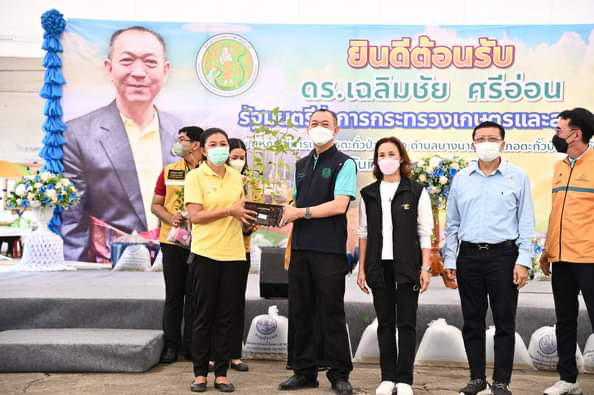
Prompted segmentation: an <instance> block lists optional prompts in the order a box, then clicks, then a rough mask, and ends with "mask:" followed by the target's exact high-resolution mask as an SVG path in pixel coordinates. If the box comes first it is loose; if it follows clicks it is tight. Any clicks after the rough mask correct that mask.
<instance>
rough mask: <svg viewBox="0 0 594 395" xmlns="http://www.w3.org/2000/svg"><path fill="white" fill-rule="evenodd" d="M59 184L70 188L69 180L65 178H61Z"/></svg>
mask: <svg viewBox="0 0 594 395" xmlns="http://www.w3.org/2000/svg"><path fill="white" fill-rule="evenodd" d="M60 184H61V185H62V186H65V187H68V186H70V185H71V184H72V183H71V182H70V180H69V179H67V178H62V179H61V180H60Z"/></svg>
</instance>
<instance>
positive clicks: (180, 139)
mask: <svg viewBox="0 0 594 395" xmlns="http://www.w3.org/2000/svg"><path fill="white" fill-rule="evenodd" d="M177 142H178V143H191V142H192V140H190V139H189V138H187V137H178V138H177Z"/></svg>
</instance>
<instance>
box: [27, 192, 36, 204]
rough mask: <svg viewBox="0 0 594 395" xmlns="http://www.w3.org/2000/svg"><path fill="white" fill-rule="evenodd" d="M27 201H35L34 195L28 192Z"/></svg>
mask: <svg viewBox="0 0 594 395" xmlns="http://www.w3.org/2000/svg"><path fill="white" fill-rule="evenodd" d="M27 199H29V201H30V202H32V201H33V200H35V195H34V194H32V193H30V192H29V193H28V194H27Z"/></svg>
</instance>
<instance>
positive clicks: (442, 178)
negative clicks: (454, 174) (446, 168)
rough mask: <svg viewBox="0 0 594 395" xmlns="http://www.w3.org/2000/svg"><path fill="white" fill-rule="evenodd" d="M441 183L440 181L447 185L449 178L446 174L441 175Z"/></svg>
mask: <svg viewBox="0 0 594 395" xmlns="http://www.w3.org/2000/svg"><path fill="white" fill-rule="evenodd" d="M439 183H440V184H441V185H445V184H447V183H448V178H447V177H446V176H441V177H439Z"/></svg>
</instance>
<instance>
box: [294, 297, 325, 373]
mask: <svg viewBox="0 0 594 395" xmlns="http://www.w3.org/2000/svg"><path fill="white" fill-rule="evenodd" d="M314 323H315V325H316V326H315V328H314V329H315V330H314V339H315V342H316V347H317V350H318V364H317V365H318V367H328V364H327V363H326V361H324V342H323V341H322V327H321V326H320V325H321V323H320V320H318V319H314ZM287 337H288V339H287V366H289V367H291V368H292V367H293V366H295V361H294V358H295V319H294V318H293V317H292V314H291V301H290V300H289V333H288V335H287Z"/></svg>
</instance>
